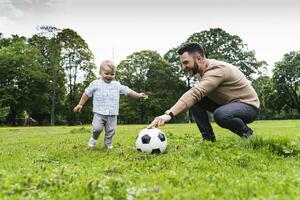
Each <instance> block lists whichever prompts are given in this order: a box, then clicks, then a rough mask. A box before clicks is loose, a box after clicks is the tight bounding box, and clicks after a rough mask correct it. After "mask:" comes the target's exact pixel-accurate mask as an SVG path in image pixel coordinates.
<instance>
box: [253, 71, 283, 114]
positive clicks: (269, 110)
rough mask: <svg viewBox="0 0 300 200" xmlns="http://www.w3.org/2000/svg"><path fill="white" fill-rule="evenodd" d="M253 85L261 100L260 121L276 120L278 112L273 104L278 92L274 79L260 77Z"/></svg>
mask: <svg viewBox="0 0 300 200" xmlns="http://www.w3.org/2000/svg"><path fill="white" fill-rule="evenodd" d="M252 85H253V87H254V88H255V90H256V93H257V95H258V97H259V100H260V113H259V117H260V119H272V118H274V117H275V115H276V113H278V111H277V110H276V107H275V106H274V102H273V101H274V99H275V98H276V91H275V90H274V84H273V82H272V79H271V78H270V77H269V76H259V77H258V78H257V79H256V80H254V81H253V82H252Z"/></svg>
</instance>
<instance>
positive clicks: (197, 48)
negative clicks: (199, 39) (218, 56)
mask: <svg viewBox="0 0 300 200" xmlns="http://www.w3.org/2000/svg"><path fill="white" fill-rule="evenodd" d="M184 52H188V53H189V54H190V53H196V52H198V53H200V54H201V56H203V57H204V50H203V47H202V46H201V45H200V44H198V43H196V42H189V43H184V44H183V45H181V46H180V48H179V49H178V51H177V53H178V54H179V55H182V54H183V53H184Z"/></svg>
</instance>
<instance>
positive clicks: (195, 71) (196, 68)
mask: <svg viewBox="0 0 300 200" xmlns="http://www.w3.org/2000/svg"><path fill="white" fill-rule="evenodd" d="M198 69H199V65H198V64H197V63H196V61H195V60H194V66H193V70H192V72H193V73H192V76H195V74H197V73H198Z"/></svg>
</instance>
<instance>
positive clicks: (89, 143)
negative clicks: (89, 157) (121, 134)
mask: <svg viewBox="0 0 300 200" xmlns="http://www.w3.org/2000/svg"><path fill="white" fill-rule="evenodd" d="M96 144H97V140H95V139H94V138H93V137H91V138H90V140H89V142H88V147H90V148H93V147H95V146H96Z"/></svg>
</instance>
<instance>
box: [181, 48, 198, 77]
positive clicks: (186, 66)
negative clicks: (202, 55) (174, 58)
mask: <svg viewBox="0 0 300 200" xmlns="http://www.w3.org/2000/svg"><path fill="white" fill-rule="evenodd" d="M180 63H181V66H182V69H183V70H186V71H187V72H188V73H189V74H191V75H195V74H197V72H198V70H199V65H198V64H197V63H196V60H195V58H194V57H193V56H192V55H190V54H189V53H188V52H184V53H183V54H182V55H180Z"/></svg>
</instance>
